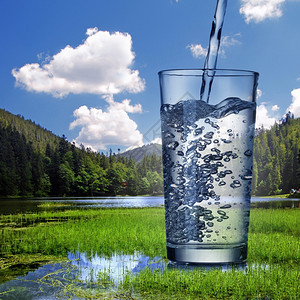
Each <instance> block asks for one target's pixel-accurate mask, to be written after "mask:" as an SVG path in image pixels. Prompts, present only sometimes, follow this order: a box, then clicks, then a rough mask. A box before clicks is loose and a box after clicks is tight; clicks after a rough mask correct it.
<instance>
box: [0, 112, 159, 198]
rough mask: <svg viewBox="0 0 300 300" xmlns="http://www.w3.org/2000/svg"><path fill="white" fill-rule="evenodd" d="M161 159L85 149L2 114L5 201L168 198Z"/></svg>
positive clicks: (0, 167)
mask: <svg viewBox="0 0 300 300" xmlns="http://www.w3.org/2000/svg"><path fill="white" fill-rule="evenodd" d="M162 189H163V184H162V162H161V157H158V156H156V155H150V156H146V157H144V158H143V159H142V160H141V161H140V162H139V163H135V162H134V161H133V159H131V158H125V157H122V156H117V155H115V154H110V155H109V156H106V155H104V154H103V153H94V152H92V151H91V150H90V149H85V148H84V147H83V146H82V147H81V148H80V149H79V148H77V147H75V145H74V144H72V143H69V142H68V141H67V140H66V138H65V137H64V136H63V137H58V136H56V135H54V134H52V133H51V132H50V131H48V130H46V129H44V128H42V127H41V126H39V125H36V124H35V123H34V122H32V121H30V120H24V118H23V117H21V116H15V115H13V114H11V113H9V112H7V111H5V110H2V109H1V110H0V196H91V195H96V196H99V195H120V194H123V195H125V194H128V195H137V194H149V193H151V194H158V193H160V194H161V193H162Z"/></svg>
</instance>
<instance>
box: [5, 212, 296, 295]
mask: <svg viewBox="0 0 300 300" xmlns="http://www.w3.org/2000/svg"><path fill="white" fill-rule="evenodd" d="M299 220H300V210H299V209H252V210H251V215H250V229H249V251H248V267H247V268H246V269H240V270H239V269H235V268H233V269H232V270H227V271H226V272H224V271H222V270H220V269H210V270H204V269H202V268H194V269H192V270H182V269H177V268H165V269H164V270H159V269H157V270H155V271H151V270H150V269H149V268H145V269H144V270H142V271H141V272H140V273H138V274H135V275H133V274H129V273H128V274H125V275H124V280H123V281H122V282H121V283H120V284H119V285H118V288H117V290H114V291H113V292H110V296H108V294H107V290H106V289H101V293H106V294H105V295H106V296H105V297H108V298H109V297H111V298H112V299H115V298H116V297H117V298H119V299H137V298H138V299H146V298H149V299H152V298H153V299H169V298H170V297H172V299H173V298H174V299H262V298H263V299H297V295H298V296H299V294H300V284H299V281H300V270H299V266H300V226H299V224H300V223H299ZM164 228H165V227H164V209H163V208H162V207H161V208H142V209H129V208H127V209H125V208H124V209H123V208H120V209H89V210H67V211H57V212H55V211H54V212H40V213H30V214H15V215H2V216H0V240H1V243H0V255H1V256H0V257H1V259H0V277H2V278H4V280H7V279H10V278H11V272H12V270H15V269H16V266H18V265H20V264H23V265H26V264H29V265H30V264H31V265H32V264H33V265H34V264H35V263H36V264H37V263H40V264H42V263H46V262H54V261H57V260H65V259H66V255H67V253H68V252H73V253H76V252H77V251H79V252H85V253H86V254H87V255H92V254H95V253H97V254H98V255H100V256H107V257H109V256H111V255H113V254H114V253H119V254H133V253H135V252H137V251H138V252H140V253H144V254H145V255H146V256H150V257H156V256H161V257H162V258H163V259H166V245H165V243H166V242H165V229H164ZM100 275H101V276H100ZM104 275H105V276H104ZM99 278H100V279H99V281H98V282H97V283H96V284H95V285H96V286H97V284H99V286H102V287H103V286H106V285H105V282H107V280H108V278H109V274H99ZM104 281H105V282H104ZM70 285H71V283H70ZM95 285H93V287H94V288H93V289H91V288H86V289H84V288H83V287H82V286H81V291H80V293H81V294H80V295H84V296H82V299H95V297H96V299H99V298H97V297H99V295H98V294H97V296H95V289H96V287H95ZM69 287H70V286H69ZM65 288H66V286H64V289H65ZM77 292H78V291H77V290H76V289H73V290H72V289H70V290H68V295H69V296H70V295H71V296H76V295H77V297H78V294H76V293H77ZM111 293H112V294H111ZM103 295H104V294H103ZM103 297H104V296H103ZM130 297H131V298H130ZM0 298H1V294H0Z"/></svg>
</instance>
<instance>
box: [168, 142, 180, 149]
mask: <svg viewBox="0 0 300 300" xmlns="http://www.w3.org/2000/svg"><path fill="white" fill-rule="evenodd" d="M178 145H179V143H178V142H176V141H175V142H170V143H168V144H167V148H169V149H171V150H175V149H176V148H177V147H178Z"/></svg>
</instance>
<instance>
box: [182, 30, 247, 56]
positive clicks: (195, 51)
mask: <svg viewBox="0 0 300 300" xmlns="http://www.w3.org/2000/svg"><path fill="white" fill-rule="evenodd" d="M240 35H241V34H240V33H237V34H234V35H233V36H229V35H226V36H223V37H222V38H221V43H220V49H219V54H221V55H225V48H227V47H231V46H234V45H238V44H241V42H240V41H239V40H237V37H239V36H240ZM186 48H188V49H190V51H191V52H192V55H193V57H195V58H201V57H206V55H207V51H208V48H204V47H203V46H202V45H201V44H190V45H188V46H187V47H186Z"/></svg>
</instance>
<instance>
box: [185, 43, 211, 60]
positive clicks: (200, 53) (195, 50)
mask: <svg viewBox="0 0 300 300" xmlns="http://www.w3.org/2000/svg"><path fill="white" fill-rule="evenodd" d="M186 47H187V48H189V49H190V50H191V52H192V55H193V56H194V57H196V58H198V57H206V54H207V48H203V47H202V45H201V44H191V45H188V46H186Z"/></svg>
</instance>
